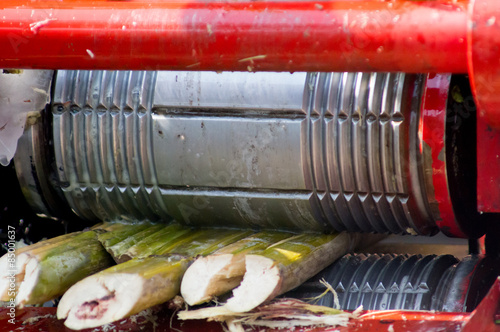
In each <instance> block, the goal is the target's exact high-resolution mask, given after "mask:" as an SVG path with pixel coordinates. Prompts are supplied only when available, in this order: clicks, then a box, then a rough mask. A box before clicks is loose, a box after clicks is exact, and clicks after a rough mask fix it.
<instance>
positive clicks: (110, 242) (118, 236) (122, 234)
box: [97, 222, 153, 248]
mask: <svg viewBox="0 0 500 332" xmlns="http://www.w3.org/2000/svg"><path fill="white" fill-rule="evenodd" d="M152 225H153V224H152V223H149V222H142V223H135V224H128V223H121V222H114V223H108V224H105V225H103V226H102V227H101V229H104V230H105V231H106V232H104V233H102V234H99V235H98V237H97V239H98V240H99V241H100V242H101V243H102V245H103V246H104V248H110V247H112V246H114V245H116V244H117V243H119V242H121V241H124V240H125V239H127V238H128V237H130V236H133V235H134V234H137V233H139V232H141V231H143V230H145V229H147V228H149V227H151V226H152Z"/></svg>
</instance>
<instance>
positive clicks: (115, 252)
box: [103, 224, 166, 263]
mask: <svg viewBox="0 0 500 332" xmlns="http://www.w3.org/2000/svg"><path fill="white" fill-rule="evenodd" d="M165 227H166V225H165V224H150V225H148V227H146V228H144V229H142V230H140V231H136V232H135V233H133V234H130V233H128V234H129V235H128V236H127V237H125V238H124V239H123V240H122V241H120V242H117V243H116V244H114V245H111V246H109V245H107V244H109V243H111V242H112V241H108V243H107V244H104V243H103V246H104V247H105V248H106V250H107V251H108V252H109V253H110V254H111V256H113V258H114V259H115V261H116V262H117V263H118V262H119V259H118V258H119V257H120V256H121V255H123V254H124V253H125V252H127V250H128V249H129V248H130V247H132V246H134V245H135V244H136V243H138V242H140V241H141V240H143V239H144V238H146V237H148V236H150V235H152V234H155V233H157V232H161V231H162V230H163V229H164V228H165Z"/></svg>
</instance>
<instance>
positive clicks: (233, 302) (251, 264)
mask: <svg viewBox="0 0 500 332" xmlns="http://www.w3.org/2000/svg"><path fill="white" fill-rule="evenodd" d="M245 267H246V272H245V276H244V277H243V281H242V282H241V285H240V286H239V287H238V288H236V289H234V290H233V297H232V298H230V299H229V300H228V301H227V303H226V304H225V307H226V308H227V309H229V310H230V311H233V312H246V311H250V310H252V309H254V308H255V307H257V306H259V305H260V304H262V303H264V302H266V301H267V300H270V299H272V298H274V297H275V296H277V295H279V294H278V292H279V289H280V286H281V282H282V280H281V274H280V269H279V267H278V266H277V265H276V264H275V262H274V261H273V260H272V259H269V258H266V257H263V256H258V255H247V256H246V257H245Z"/></svg>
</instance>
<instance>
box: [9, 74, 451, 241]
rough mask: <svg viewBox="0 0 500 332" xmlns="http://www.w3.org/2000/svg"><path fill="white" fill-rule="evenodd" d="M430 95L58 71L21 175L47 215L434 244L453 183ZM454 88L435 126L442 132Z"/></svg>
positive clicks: (316, 82)
mask: <svg viewBox="0 0 500 332" xmlns="http://www.w3.org/2000/svg"><path fill="white" fill-rule="evenodd" d="M447 77H448V78H446V77H445V79H444V80H445V81H446V80H447V82H448V83H447V84H449V76H447ZM428 82H429V78H428V77H426V76H424V75H406V74H397V73H396V74H380V73H320V74H319V73H309V74H306V73H293V74H290V73H229V72H228V73H212V72H142V71H58V72H57V73H56V76H55V82H54V85H53V89H52V90H53V92H52V93H53V98H52V103H51V105H50V106H49V107H48V109H47V110H48V112H47V113H48V114H47V116H46V117H45V118H44V119H43V121H42V120H41V121H39V122H38V124H36V125H34V126H31V127H30V128H29V129H28V131H27V133H26V134H25V136H24V137H23V138H22V139H21V140H20V149H19V150H22V153H18V154H17V155H16V159H15V162H16V168H17V169H18V177H19V178H20V182H21V183H22V184H24V188H25V194H26V195H27V197H28V200H29V201H30V203H31V204H32V206H34V208H35V210H36V211H38V212H39V213H43V214H46V215H56V216H57V212H56V211H60V209H61V208H60V206H61V205H62V206H68V207H69V209H70V210H71V211H73V212H74V213H76V215H78V216H79V217H81V218H83V219H87V220H116V219H129V220H144V219H149V220H158V219H170V218H174V219H176V220H178V221H180V222H184V223H186V224H189V225H199V226H234V227H252V228H280V229H292V230H316V231H324V230H331V229H335V230H338V231H343V230H347V231H361V232H379V233H387V232H390V233H412V234H415V233H418V234H434V233H435V232H437V230H438V228H437V226H436V223H439V221H440V220H441V219H442V216H441V214H442V209H441V207H442V202H441V201H442V199H441V201H440V198H439V197H438V195H437V191H435V189H436V188H435V182H433V181H435V178H434V177H435V176H436V174H437V173H439V174H441V175H440V176H444V177H445V180H444V183H446V174H445V173H444V175H443V172H435V170H434V169H433V167H435V165H434V164H433V161H432V158H431V153H430V150H429V148H428V143H429V142H425V144H424V143H423V140H422V126H423V123H424V122H423V117H422V112H423V109H425V107H424V106H425V105H424V104H425V101H424V99H425V98H424V97H425V93H424V92H425V91H427V89H428ZM447 87H448V86H445V89H441V90H440V91H441V94H442V95H444V107H443V108H442V109H439V110H437V111H439V113H438V115H437V116H435V117H436V118H438V119H439V121H441V123H442V127H443V128H441V129H442V130H444V123H445V117H446V98H447V93H448V92H447ZM443 91H444V94H443ZM441 97H442V96H441ZM437 111H435V112H437ZM34 137H38V138H34ZM439 139H440V140H441V141H443V136H441V137H440V138H439ZM41 140H44V141H45V142H47V143H49V144H42V143H40V142H41ZM431 143H432V142H431ZM431 148H433V147H431ZM443 151H444V146H443ZM34 156H35V157H34ZM37 156H38V157H37ZM39 156H44V157H43V158H41V157H39ZM436 158H437V157H436ZM47 174H49V175H47ZM444 192H445V194H444V197H445V200H450V198H449V195H448V194H447V193H448V191H447V188H445V189H444ZM441 196H443V194H441ZM56 206H57V207H56ZM451 214H452V216H451V218H454V216H453V213H451ZM453 222H454V219H453Z"/></svg>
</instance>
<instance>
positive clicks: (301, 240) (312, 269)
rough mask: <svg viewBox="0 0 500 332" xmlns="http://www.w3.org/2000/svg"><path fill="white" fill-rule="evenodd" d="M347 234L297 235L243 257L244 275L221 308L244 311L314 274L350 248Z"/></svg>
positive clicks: (289, 288)
mask: <svg viewBox="0 0 500 332" xmlns="http://www.w3.org/2000/svg"><path fill="white" fill-rule="evenodd" d="M350 242H351V241H350V236H349V234H347V233H341V234H327V235H318V234H300V235H297V236H294V237H291V238H288V239H285V240H283V241H280V242H278V243H276V244H274V245H271V246H270V247H268V248H267V249H266V250H264V251H263V252H261V253H259V254H249V255H246V256H245V269H246V272H245V276H244V277H243V281H242V283H241V285H240V286H239V287H237V288H235V289H234V290H233V297H232V298H230V299H229V300H228V301H227V303H226V304H225V307H226V308H227V309H229V310H230V311H234V312H246V311H249V310H252V309H253V308H255V307H257V306H258V305H260V304H262V303H265V302H267V301H270V300H272V299H273V298H275V297H276V296H278V295H280V294H283V293H285V292H287V291H289V290H291V289H293V288H295V287H297V286H299V285H300V284H302V283H303V282H304V281H306V280H307V279H309V278H310V277H312V276H314V275H315V274H316V273H318V272H320V271H321V270H322V269H324V268H325V267H326V266H328V265H329V264H331V263H333V262H334V261H335V260H336V259H337V258H339V257H341V256H342V255H344V254H345V253H346V252H347V251H348V250H349V247H350Z"/></svg>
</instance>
